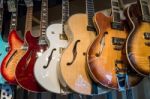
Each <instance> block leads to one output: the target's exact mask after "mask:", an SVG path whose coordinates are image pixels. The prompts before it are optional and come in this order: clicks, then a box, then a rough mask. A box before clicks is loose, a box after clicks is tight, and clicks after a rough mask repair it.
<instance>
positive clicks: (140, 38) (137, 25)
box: [126, 5, 150, 76]
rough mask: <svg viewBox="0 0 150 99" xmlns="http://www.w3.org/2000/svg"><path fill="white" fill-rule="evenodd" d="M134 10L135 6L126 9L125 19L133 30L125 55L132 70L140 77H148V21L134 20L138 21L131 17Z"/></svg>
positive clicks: (149, 48)
mask: <svg viewBox="0 0 150 99" xmlns="http://www.w3.org/2000/svg"><path fill="white" fill-rule="evenodd" d="M135 9H137V6H136V5H131V6H129V7H128V8H127V17H128V19H129V23H130V24H132V27H133V28H132V30H131V32H130V34H129V36H128V39H127V42H126V54H127V59H128V61H129V63H130V65H131V66H132V67H133V69H134V70H135V71H136V72H137V73H139V74H141V75H144V76H148V75H150V20H148V21H146V20H145V21H143V20H135V19H139V18H138V17H137V16H133V14H134V12H135ZM145 11H146V9H145ZM148 18H150V15H148ZM148 18H147V19H148Z"/></svg>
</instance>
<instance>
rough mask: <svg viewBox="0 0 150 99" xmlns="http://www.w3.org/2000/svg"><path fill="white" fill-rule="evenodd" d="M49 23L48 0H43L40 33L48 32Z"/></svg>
mask: <svg viewBox="0 0 150 99" xmlns="http://www.w3.org/2000/svg"><path fill="white" fill-rule="evenodd" d="M47 25H48V0H42V5H41V23H40V33H41V34H42V35H45V34H46V28H47Z"/></svg>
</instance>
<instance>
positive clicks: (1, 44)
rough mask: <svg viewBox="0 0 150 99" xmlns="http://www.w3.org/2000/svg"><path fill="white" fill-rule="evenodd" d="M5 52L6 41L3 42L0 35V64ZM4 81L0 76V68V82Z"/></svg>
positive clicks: (6, 50)
mask: <svg viewBox="0 0 150 99" xmlns="http://www.w3.org/2000/svg"><path fill="white" fill-rule="evenodd" d="M0 34H1V33H0ZM7 52H8V43H7V42H4V41H3V39H2V36H0V64H1V62H2V60H3V59H4V57H5V56H6V55H7ZM0 68H1V67H0ZM4 83H5V80H4V78H3V77H2V75H1V70H0V84H4Z"/></svg>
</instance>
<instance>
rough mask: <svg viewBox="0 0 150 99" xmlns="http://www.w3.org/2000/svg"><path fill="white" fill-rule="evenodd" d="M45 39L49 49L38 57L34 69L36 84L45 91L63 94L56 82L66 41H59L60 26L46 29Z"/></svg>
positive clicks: (51, 26)
mask: <svg viewBox="0 0 150 99" xmlns="http://www.w3.org/2000/svg"><path fill="white" fill-rule="evenodd" d="M46 35H47V38H48V40H49V42H50V47H49V48H48V49H47V50H46V51H45V52H44V53H43V54H42V56H40V57H39V58H38V59H37V61H36V63H35V68H34V75H35V78H36V80H37V81H38V83H39V84H40V85H41V86H42V87H43V88H45V89H46V90H48V91H50V92H54V93H64V92H63V90H62V88H61V87H60V83H59V80H58V73H57V72H58V68H59V67H58V66H59V62H60V57H61V54H62V51H61V50H62V49H63V48H66V47H67V45H68V43H67V40H63V39H61V38H60V37H61V35H62V24H52V25H50V26H49V27H48V28H47V32H46Z"/></svg>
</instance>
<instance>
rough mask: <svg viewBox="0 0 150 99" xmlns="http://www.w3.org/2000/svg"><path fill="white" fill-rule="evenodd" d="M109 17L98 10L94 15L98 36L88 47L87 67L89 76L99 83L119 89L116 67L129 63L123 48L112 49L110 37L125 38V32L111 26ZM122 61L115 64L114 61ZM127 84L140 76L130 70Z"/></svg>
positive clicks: (132, 82)
mask: <svg viewBox="0 0 150 99" xmlns="http://www.w3.org/2000/svg"><path fill="white" fill-rule="evenodd" d="M111 20H112V18H111V17H106V16H105V15H104V14H102V13H100V12H98V13H96V14H95V16H94V22H95V24H96V26H97V30H98V33H99V35H98V37H97V38H96V39H95V41H94V42H93V43H92V45H91V46H90V48H89V51H88V56H87V61H88V69H89V72H90V74H91V77H92V78H93V79H94V80H95V81H96V82H97V83H99V84H102V85H103V86H106V87H108V88H112V89H119V86H118V80H117V75H116V74H117V72H116V71H117V69H116V66H118V67H119V68H120V69H123V68H124V69H126V68H127V67H128V66H129V65H128V63H127V62H126V61H125V59H124V57H125V52H124V51H123V50H119V51H118V50H117V51H116V50H114V45H113V44H112V37H117V38H123V39H126V37H127V33H126V31H125V30H117V29H112V28H111V24H110V23H111ZM116 60H120V61H124V62H123V63H122V62H121V63H119V64H116V63H115V61H116ZM128 76H129V81H128V82H129V83H128V82H127V83H128V84H129V86H133V85H136V84H137V83H138V82H139V80H140V78H138V76H137V75H136V74H134V73H132V72H130V73H129V74H128Z"/></svg>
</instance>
